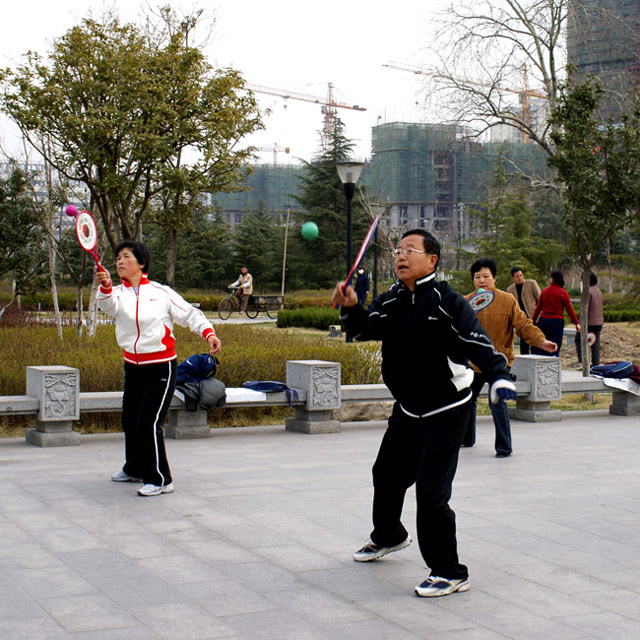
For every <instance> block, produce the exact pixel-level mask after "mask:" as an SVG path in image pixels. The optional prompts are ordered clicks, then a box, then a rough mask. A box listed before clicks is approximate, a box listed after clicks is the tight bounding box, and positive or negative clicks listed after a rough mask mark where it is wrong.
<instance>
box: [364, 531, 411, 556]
mask: <svg viewBox="0 0 640 640" xmlns="http://www.w3.org/2000/svg"><path fill="white" fill-rule="evenodd" d="M410 544H411V536H407V537H406V538H405V539H404V540H403V541H402V542H401V543H400V544H397V545H396V546H395V547H380V546H378V545H377V544H376V543H375V542H373V541H372V540H371V538H369V540H367V542H366V543H365V545H364V547H362V549H358V551H356V552H355V553H354V554H353V559H354V560H355V561H356V562H371V561H372V560H377V559H378V558H382V556H386V555H387V554H388V553H393V552H394V551H400V550H401V549H404V548H406V547H408V546H409V545H410Z"/></svg>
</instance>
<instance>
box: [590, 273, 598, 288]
mask: <svg viewBox="0 0 640 640" xmlns="http://www.w3.org/2000/svg"><path fill="white" fill-rule="evenodd" d="M589 284H590V285H591V286H592V287H593V286H595V285H597V284H598V276H597V275H596V274H595V273H593V272H591V275H590V276H589Z"/></svg>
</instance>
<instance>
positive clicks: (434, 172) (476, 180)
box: [369, 122, 550, 245]
mask: <svg viewBox="0 0 640 640" xmlns="http://www.w3.org/2000/svg"><path fill="white" fill-rule="evenodd" d="M501 158H502V161H503V163H504V165H505V170H506V172H507V173H509V172H510V171H511V170H512V169H513V167H516V166H517V167H518V169H519V170H520V171H521V172H522V173H526V174H528V175H532V176H539V177H540V178H541V179H549V178H550V170H549V169H548V168H547V167H546V156H545V154H544V152H543V151H542V150H541V149H539V148H538V147H536V146H535V145H524V144H504V143H502V144H480V143H479V142H477V141H475V140H473V139H470V138H468V137H465V135H464V131H462V130H461V128H460V127H457V126H454V125H442V124H418V123H405V122H393V123H388V124H382V125H378V126H377V127H374V128H373V157H372V160H371V174H372V177H371V184H370V187H369V191H370V193H371V195H372V197H373V198H374V199H376V200H377V201H379V202H383V203H386V204H387V205H388V206H389V209H390V218H389V222H388V224H389V226H391V227H395V228H396V229H397V230H398V232H402V231H406V230H407V229H409V228H416V227H417V228H423V229H426V230H427V231H430V232H432V233H435V234H436V235H437V236H439V238H440V239H441V240H443V241H446V242H449V243H452V244H457V245H460V244H461V243H462V242H464V241H465V240H467V239H469V238H472V237H473V235H474V230H473V220H472V219H471V217H470V216H469V215H468V214H467V212H468V210H469V209H476V208H478V207H480V206H481V202H482V200H483V199H484V198H485V197H486V195H487V192H488V188H489V185H490V182H491V175H492V172H493V170H494V168H495V166H496V163H497V162H498V161H499V159H501Z"/></svg>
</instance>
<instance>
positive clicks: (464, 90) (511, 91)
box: [426, 0, 570, 155]
mask: <svg viewBox="0 0 640 640" xmlns="http://www.w3.org/2000/svg"><path fill="white" fill-rule="evenodd" d="M569 4H570V0H482V1H480V2H478V0H467V1H466V2H463V3H461V2H455V3H451V4H450V5H449V7H448V8H447V9H445V10H444V11H443V12H442V13H441V14H440V20H439V22H438V25H439V27H438V31H437V33H436V37H435V39H434V41H433V42H432V45H431V46H430V47H429V49H430V52H431V55H432V56H435V59H436V60H438V63H437V64H436V65H434V68H433V69H430V70H428V73H426V75H428V76H429V80H428V81H427V86H426V89H427V91H428V93H429V95H430V99H433V100H437V101H438V105H446V108H447V109H448V110H449V114H448V115H449V117H450V118H451V120H452V121H454V122H456V123H458V124H459V125H462V126H463V127H465V133H466V134H467V135H474V136H480V135H482V134H484V133H486V132H487V131H488V130H489V129H491V128H492V127H496V126H500V125H502V126H506V127H511V128H513V129H515V130H516V131H518V132H519V134H520V137H521V140H522V141H531V142H534V143H535V144H537V145H539V146H540V147H541V148H542V149H544V151H545V152H546V153H548V154H549V155H552V154H553V145H552V143H551V141H550V137H549V134H550V125H549V124H548V122H547V116H548V113H549V112H550V111H551V110H553V109H554V108H555V105H556V103H557V100H558V97H559V93H560V90H561V85H562V82H563V80H564V78H565V75H566V39H565V36H566V25H567V14H568V9H569Z"/></svg>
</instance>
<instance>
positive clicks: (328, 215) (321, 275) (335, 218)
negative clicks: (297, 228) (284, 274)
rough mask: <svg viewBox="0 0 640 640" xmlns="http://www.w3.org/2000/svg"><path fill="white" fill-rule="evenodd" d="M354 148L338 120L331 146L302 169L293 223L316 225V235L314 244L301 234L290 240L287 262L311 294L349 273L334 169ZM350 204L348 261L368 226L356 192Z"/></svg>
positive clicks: (340, 187) (342, 197) (343, 203)
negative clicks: (311, 223) (350, 250)
mask: <svg viewBox="0 0 640 640" xmlns="http://www.w3.org/2000/svg"><path fill="white" fill-rule="evenodd" d="M353 146H354V144H353V142H352V141H350V140H348V139H347V138H346V137H345V135H344V125H343V123H342V122H341V121H340V120H339V119H338V118H336V126H335V130H334V133H333V136H332V138H331V142H330V144H329V146H328V147H327V149H326V150H325V151H323V153H322V154H321V155H320V156H319V157H318V158H317V159H316V160H314V161H313V162H310V163H306V165H305V173H304V175H303V176H302V177H301V178H300V180H301V183H302V184H301V187H300V195H299V196H296V198H295V199H296V201H297V202H298V204H299V205H300V207H301V208H302V209H303V210H304V213H303V214H297V215H296V219H297V222H299V223H304V222H307V221H311V222H315V223H316V225H318V230H319V234H318V237H317V238H316V239H315V240H302V239H301V238H300V236H299V234H292V235H293V236H294V237H293V238H291V248H292V256H291V257H292V268H294V269H295V271H296V274H295V279H296V280H297V281H300V282H302V283H304V286H307V287H309V288H323V287H330V286H333V285H334V284H335V283H336V281H337V280H339V279H341V278H344V277H345V276H346V274H347V272H348V269H349V268H350V267H351V265H348V266H347V265H346V254H347V240H346V238H347V231H346V224H347V223H346V211H347V200H346V198H345V195H344V187H343V185H342V182H340V178H339V177H338V171H337V168H336V164H337V163H338V162H343V161H345V160H348V159H349V157H350V155H351V151H352V149H353ZM352 204H353V206H352V240H353V245H354V246H353V247H352V255H353V256H354V257H355V254H356V251H357V249H358V246H359V245H360V242H361V241H362V238H363V237H364V234H365V233H366V230H367V228H368V226H369V224H370V220H369V217H368V215H367V213H366V211H365V209H364V207H363V205H362V202H361V200H360V194H359V190H358V189H356V195H355V196H354V198H353V203H352ZM294 265H295V266H294Z"/></svg>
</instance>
